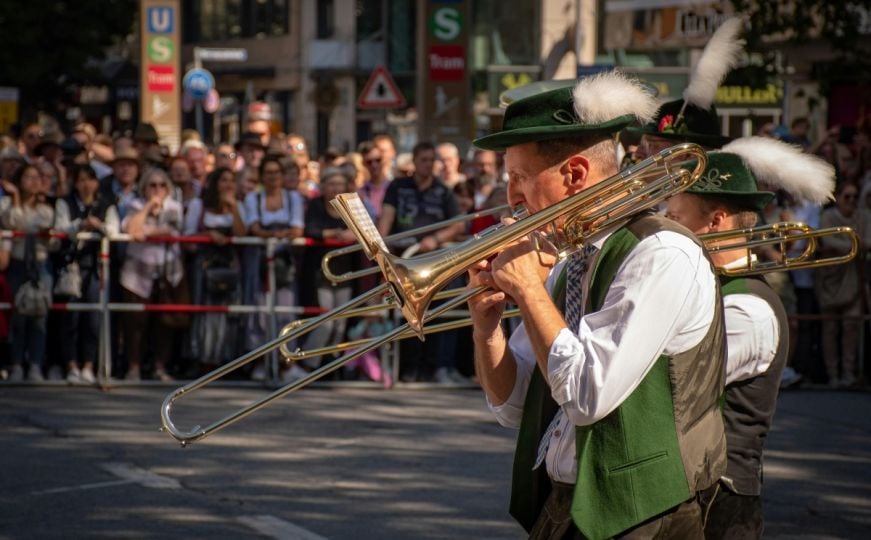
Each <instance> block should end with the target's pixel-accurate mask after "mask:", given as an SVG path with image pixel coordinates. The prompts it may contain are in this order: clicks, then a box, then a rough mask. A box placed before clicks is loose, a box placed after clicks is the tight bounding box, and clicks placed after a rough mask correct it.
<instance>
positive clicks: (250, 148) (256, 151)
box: [236, 131, 266, 171]
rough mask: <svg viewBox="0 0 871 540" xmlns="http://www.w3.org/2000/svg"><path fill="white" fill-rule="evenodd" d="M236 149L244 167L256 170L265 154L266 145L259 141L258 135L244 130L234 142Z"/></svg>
mask: <svg viewBox="0 0 871 540" xmlns="http://www.w3.org/2000/svg"><path fill="white" fill-rule="evenodd" d="M236 151H237V152H239V155H241V156H242V159H243V160H244V161H245V169H250V170H254V171H256V170H258V169H259V168H260V162H261V161H263V156H265V155H266V146H264V145H263V143H262V142H261V140H260V135H258V134H256V133H252V132H250V131H246V132H245V133H243V134H242V136H241V137H240V138H239V142H237V143H236Z"/></svg>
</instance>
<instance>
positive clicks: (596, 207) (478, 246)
mask: <svg viewBox="0 0 871 540" xmlns="http://www.w3.org/2000/svg"><path fill="white" fill-rule="evenodd" d="M687 162H692V163H691V164H690V165H691V167H692V169H691V170H690V169H689V168H683V167H682V166H681V165H684V166H686V165H687ZM706 164H707V156H706V155H705V152H704V151H703V150H702V148H701V147H699V146H698V145H695V144H691V143H682V144H679V145H676V146H673V147H671V148H668V149H665V150H663V151H662V152H659V153H658V154H656V155H654V156H651V157H649V158H647V159H645V160H644V161H641V162H639V163H637V164H635V165H633V166H631V167H629V168H627V169H624V170H623V171H621V172H619V173H617V174H615V175H614V176H611V177H610V178H607V179H605V180H603V181H601V182H599V183H598V184H596V185H595V186H593V187H591V188H590V189H586V190H583V191H581V192H579V193H577V194H575V195H573V196H571V197H569V198H567V199H565V200H563V201H561V202H559V203H557V204H554V205H552V206H550V207H548V208H545V209H543V210H541V211H540V212H537V213H535V214H532V215H529V216H527V217H524V218H522V219H520V220H518V221H516V222H515V223H512V224H510V225H498V226H495V227H492V228H491V229H489V230H487V231H483V232H482V233H480V234H478V235H475V236H474V237H472V238H470V239H469V240H467V241H465V242H462V243H460V244H458V245H456V246H453V247H452V248H451V249H448V250H442V251H440V252H436V253H432V254H429V255H425V256H420V257H415V258H413V259H409V260H402V259H400V258H398V257H394V256H392V255H390V253H389V252H388V251H387V248H386V246H384V244H383V241H382V239H381V237H380V236H377V232H376V233H375V235H376V236H377V237H372V236H371V235H369V236H367V235H366V234H364V233H366V232H367V231H369V232H371V229H374V225H373V224H372V223H371V220H369V221H368V223H361V221H360V220H358V219H355V218H354V217H355V216H356V218H361V217H362V216H361V215H360V214H356V213H355V214H353V216H352V215H350V214H349V215H347V216H346V215H345V214H344V213H343V216H344V217H346V223H348V226H349V228H351V229H352V230H353V231H354V232H355V233H356V234H357V236H358V238H359V239H360V240H361V243H362V244H363V249H364V251H365V252H366V255H367V256H368V257H370V258H371V259H373V260H375V261H376V262H377V263H378V266H379V267H380V268H381V270H382V272H384V274H385V276H387V280H388V281H387V283H385V284H383V285H381V286H379V287H376V288H374V289H372V290H370V291H368V292H366V293H364V294H362V295H360V296H358V297H356V298H354V299H352V300H350V301H349V302H347V303H345V304H344V305H342V306H340V307H338V308H336V309H334V310H332V311H330V312H328V313H324V314H323V315H320V316H318V317H314V318H312V319H309V320H307V321H305V322H304V323H302V324H300V325H298V326H297V327H296V328H294V329H291V330H290V331H288V332H283V335H281V336H279V337H278V338H276V339H274V340H272V341H270V342H269V343H266V344H264V345H262V346H260V347H258V348H257V349H255V350H253V351H251V352H249V353H247V354H245V355H243V356H241V357H240V358H238V359H236V360H233V361H232V362H230V363H228V364H226V365H224V366H221V367H219V368H217V369H215V370H214V371H212V372H211V373H208V374H206V375H204V376H202V377H200V378H199V379H197V380H195V381H192V382H191V383H188V384H186V385H184V386H182V387H180V388H178V389H176V390H175V391H173V392H171V393H170V394H169V395H167V396H166V398H165V399H164V401H163V405H162V406H161V410H160V414H161V420H162V423H163V427H162V430H164V431H166V432H168V433H169V434H170V435H171V436H172V437H173V438H175V439H176V440H177V441H179V442H180V443H181V444H182V446H185V445H187V444H190V443H193V442H195V441H198V440H200V439H202V438H204V437H207V436H208V435H210V434H212V433H214V432H216V431H218V430H220V429H223V428H225V427H227V426H229V425H231V424H233V423H235V422H238V421H239V420H241V419H242V418H245V417H246V416H248V415H249V414H252V413H254V412H255V411H257V410H259V409H260V408H262V407H264V406H266V405H267V404H269V403H270V402H272V401H274V400H275V399H278V398H280V397H282V396H284V395H286V394H288V393H290V392H293V391H294V390H297V389H298V388H301V387H303V386H305V385H307V384H309V383H311V382H314V381H316V380H318V379H320V378H321V377H324V376H325V375H327V374H329V373H331V372H333V371H335V370H337V369H338V368H340V367H341V366H343V365H344V364H346V363H348V362H350V361H351V360H354V359H355V358H357V357H359V356H361V355H363V354H365V353H366V352H368V351H371V350H374V349H377V348H379V347H381V346H382V345H384V344H386V343H390V342H392V341H394V340H396V339H400V338H401V337H405V336H407V335H409V333H410V332H413V333H414V334H416V335H417V336H418V337H421V338H423V335H424V334H425V331H424V325H425V324H426V323H427V322H429V321H432V320H433V319H436V318H438V317H440V316H441V315H443V314H445V313H447V312H448V311H450V310H452V309H454V308H456V307H457V306H459V305H461V304H463V303H465V302H466V301H467V300H468V299H469V298H471V297H473V296H475V295H477V294H479V293H481V292H482V291H483V290H485V287H477V288H472V289H467V290H464V291H463V292H462V293H461V294H458V295H456V296H455V297H454V298H453V299H451V300H448V301H447V302H445V303H444V304H442V305H440V306H438V307H436V308H433V309H431V310H429V311H427V308H428V307H429V304H430V303H431V302H432V300H433V299H434V298H435V297H436V294H437V292H438V291H439V290H440V289H441V288H442V287H444V286H445V285H446V284H447V283H449V282H450V281H451V280H453V279H454V278H455V277H456V276H458V275H459V274H461V273H463V272H465V271H466V269H467V268H468V265H469V264H470V263H471V262H473V261H479V260H483V259H486V258H488V257H490V256H491V255H494V254H495V253H497V252H498V251H499V250H501V249H502V248H503V247H504V246H506V245H508V244H510V243H511V242H514V241H516V240H518V239H520V238H523V237H526V236H527V235H529V234H530V233H532V232H534V231H537V230H539V229H543V228H546V227H547V228H548V229H549V230H550V233H551V241H552V242H553V243H554V244H555V245H556V246H558V249H559V255H560V256H562V257H564V256H567V255H568V254H570V253H572V252H573V251H574V250H576V249H578V247H579V246H582V245H583V244H584V243H586V242H588V241H589V240H590V239H591V238H593V237H595V235H596V234H598V233H601V232H602V231H604V230H607V229H610V228H612V227H619V226H621V225H623V224H625V223H626V222H628V221H629V220H630V219H631V218H632V216H634V215H636V214H638V213H639V212H642V211H644V210H646V209H649V208H652V207H654V206H656V205H658V204H659V203H660V202H662V201H664V200H665V199H667V198H669V197H671V196H672V195H675V194H677V193H680V192H682V191H683V190H685V189H687V188H688V187H689V186H691V185H692V184H693V183H694V182H695V181H696V180H697V179H698V178H699V176H700V175H701V173H702V171H703V170H704V168H705V166H706ZM346 195H349V197H348V198H347V199H348V200H340V201H339V203H338V204H337V203H334V206H336V207H337V208H340V211H342V208H341V203H342V202H345V203H353V196H351V195H353V194H346ZM340 197H342V196H340ZM361 209H362V204H360V206H359V207H358V208H357V210H361ZM344 210H348V207H345V208H344ZM362 214H365V211H362ZM558 220H562V221H563V225H562V230H559V229H558V226H557V224H556V222H557V221H558ZM384 293H388V295H389V296H390V297H391V298H392V300H393V301H394V302H395V303H396V304H398V306H399V307H400V309H401V310H402V313H403V315H404V316H405V318H406V320H407V321H408V322H407V323H406V324H405V325H402V326H400V327H398V328H396V329H394V330H393V331H391V332H388V333H387V334H385V335H383V336H380V337H378V338H373V339H371V340H369V341H367V342H366V345H364V346H362V347H360V348H358V349H356V350H355V351H353V352H351V353H349V354H346V355H344V356H342V357H341V358H337V359H335V360H333V361H331V362H329V363H327V364H325V365H323V366H321V367H320V368H318V369H316V370H315V371H313V372H312V373H310V374H309V375H308V376H307V377H304V378H302V379H299V380H297V381H294V382H292V383H289V384H287V385H285V386H283V387H281V388H279V389H277V390H275V391H273V392H272V393H270V394H268V395H267V396H265V397H263V398H261V399H259V400H256V401H254V402H253V403H251V404H249V405H247V406H245V407H243V408H241V409H239V410H237V411H236V412H234V413H232V414H230V415H228V416H226V417H225V418H223V419H221V420H218V421H216V422H213V423H212V424H209V425H208V426H206V427H200V426H196V427H194V428H193V429H191V430H190V431H182V430H180V429H178V428H177V427H176V426H175V424H174V423H173V421H172V418H171V410H172V405H173V404H174V402H175V401H176V400H178V399H179V398H181V397H182V396H184V395H188V394H190V393H191V392H193V391H194V390H196V389H198V388H202V387H203V386H205V385H207V384H209V383H210V382H213V381H215V380H217V379H219V378H221V377H223V376H224V375H225V374H227V373H229V372H231V371H234V370H236V369H238V368H240V367H242V366H244V365H246V364H248V363H250V362H252V361H254V360H256V359H257V358H260V357H261V356H264V355H265V354H268V353H270V352H271V351H274V350H275V349H277V348H278V347H280V346H281V345H282V344H284V343H287V342H289V341H290V340H292V339H294V338H296V337H299V336H300V335H303V334H305V333H307V332H310V331H311V330H313V329H314V328H316V327H317V326H319V325H321V324H323V323H324V322H327V321H330V320H333V319H337V318H339V317H343V316H345V315H344V313H346V312H348V311H349V310H352V309H354V308H356V307H357V306H359V305H360V304H364V303H366V302H369V301H370V300H373V299H375V298H376V297H378V296H380V295H382V294H384ZM363 309H365V308H363ZM321 354H323V353H321Z"/></svg>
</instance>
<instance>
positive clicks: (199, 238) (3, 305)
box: [0, 230, 399, 387]
mask: <svg viewBox="0 0 871 540" xmlns="http://www.w3.org/2000/svg"><path fill="white" fill-rule="evenodd" d="M24 236H27V234H26V233H22V232H20V231H9V230H2V231H0V238H5V239H12V238H21V237H24ZM38 236H39V237H42V238H56V239H61V240H69V239H71V238H70V236H69V235H67V234H65V233H59V232H44V233H40V234H39V235H38ZM75 239H76V240H84V241H89V242H100V267H101V268H100V270H101V272H100V296H99V301H98V302H96V303H88V302H59V303H53V304H52V305H51V308H50V309H51V310H52V311H99V312H101V313H102V320H101V324H100V338H99V347H98V361H97V373H96V376H97V382H96V384H97V385H100V386H102V387H107V386H110V385H112V384H115V383H116V382H119V381H116V380H115V379H112V346H111V343H112V318H111V314H112V313H113V312H141V311H148V312H186V313H228V314H229V313H233V314H254V313H268V314H269V328H268V329H267V332H268V339H270V340H271V339H274V338H275V337H277V336H278V331H279V329H278V319H277V317H278V315H279V314H288V313H291V314H296V315H319V314H321V313H323V312H324V311H325V310H324V309H323V308H320V307H312V306H281V305H278V304H277V302H276V293H277V287H276V282H275V250H276V248H277V247H278V246H280V245H287V244H290V245H292V246H295V247H315V246H319V247H342V246H347V245H349V243H348V242H341V241H337V240H323V241H320V240H314V239H312V238H296V239H293V240H287V239H275V238H258V237H255V236H230V237H227V243H228V244H230V245H236V246H265V248H266V257H265V259H266V283H265V286H266V288H265V293H266V295H265V298H266V303H265V304H234V305H206V304H145V303H125V302H110V301H109V282H110V279H109V278H110V273H111V271H112V269H111V265H110V255H109V254H110V246H111V243H112V242H128V243H130V242H137V240H134V239H133V237H132V236H130V235H129V234H116V235H111V236H104V235H101V234H98V233H89V232H79V233H77V234H76V235H75ZM143 242H154V243H179V244H213V243H215V242H214V240H213V239H212V237H211V236H209V235H190V236H171V235H156V236H149V237H148V238H146V239H145V240H143ZM12 309H14V306H13V305H12V304H11V303H9V302H0V310H12ZM396 350H398V348H397V347H393V348H392V352H393V354H390V355H389V356H390V357H389V358H388V359H387V362H388V363H390V364H392V367H393V373H397V374H398V369H399V359H398V354H396V353H395V351H396ZM382 363H384V361H382ZM278 373H279V369H278V358H277V355H275V354H273V355H272V357H271V362H270V374H271V376H272V379H273V382H274V380H275V379H277V377H278Z"/></svg>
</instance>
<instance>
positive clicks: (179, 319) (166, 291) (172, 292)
mask: <svg viewBox="0 0 871 540" xmlns="http://www.w3.org/2000/svg"><path fill="white" fill-rule="evenodd" d="M167 251H169V246H168V245H167V247H166V249H165V250H164V257H163V273H162V274H161V275H160V277H158V278H157V280H156V281H155V283H154V288H155V289H156V290H157V292H156V293H155V294H156V296H157V297H156V302H157V303H158V304H190V302H191V295H190V290H189V289H188V284H187V280H186V279H185V276H184V274H182V277H181V281H179V282H178V285H173V284H172V282H171V281H170V280H169V276H168V275H167V271H166V270H167V266H168V260H167V259H168V257H167ZM160 322H161V324H163V325H164V326H166V327H168V328H175V329H184V328H188V327H189V326H190V325H191V315H190V313H186V312H182V311H163V312H161V313H160Z"/></svg>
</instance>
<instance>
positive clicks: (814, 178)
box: [686, 137, 835, 211]
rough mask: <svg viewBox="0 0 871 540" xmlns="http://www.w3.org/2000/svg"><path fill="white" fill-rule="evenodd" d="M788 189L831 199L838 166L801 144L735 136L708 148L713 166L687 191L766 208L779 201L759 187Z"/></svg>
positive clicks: (798, 194)
mask: <svg viewBox="0 0 871 540" xmlns="http://www.w3.org/2000/svg"><path fill="white" fill-rule="evenodd" d="M760 184H762V185H764V186H765V187H768V188H770V189H775V190H784V191H786V192H787V193H789V194H791V195H793V196H794V197H796V198H798V199H802V200H806V201H810V202H812V203H817V204H821V203H823V202H825V201H827V200H829V199H831V197H832V191H833V190H834V188H835V169H834V167H832V165H830V164H829V163H827V162H826V161H824V160H823V159H820V158H818V157H816V156H813V155H810V154H807V153H805V152H803V151H802V150H801V148H798V147H796V146H792V145H789V144H786V143H784V142H782V141H778V140H776V139H770V138H768V137H744V138H741V139H735V140H734V141H732V142H731V143H729V144H727V145H726V146H724V147H723V149H722V150H721V151H717V152H708V164H707V166H706V167H705V170H704V171H703V172H702V175H701V177H700V178H699V179H698V181H696V183H694V184H693V185H692V186H690V187H689V189H687V190H686V193H691V194H693V195H697V196H699V197H710V198H715V199H717V200H721V201H724V202H727V203H729V204H731V205H734V206H735V207H737V208H740V209H743V210H753V211H761V210H764V209H765V207H766V206H768V204H769V203H770V202H771V201H772V199H774V195H775V194H774V193H773V192H771V191H760V190H759V185H760Z"/></svg>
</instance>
